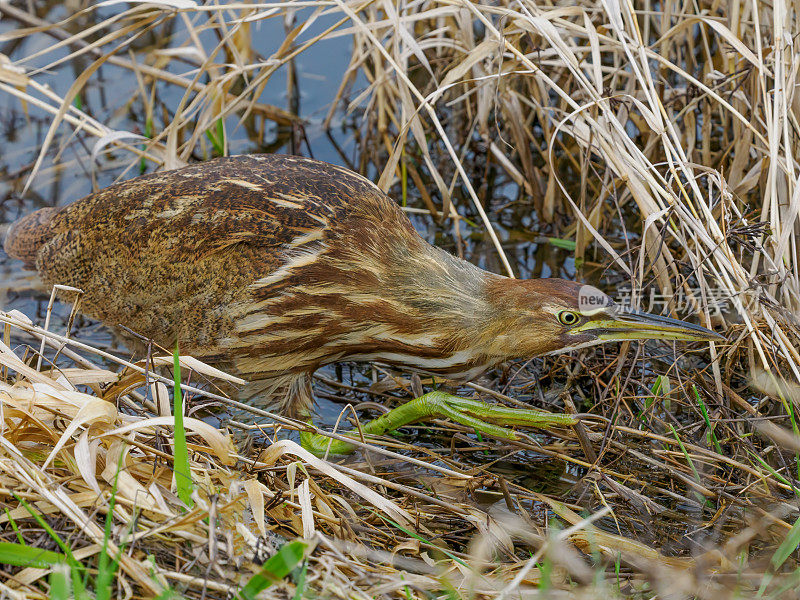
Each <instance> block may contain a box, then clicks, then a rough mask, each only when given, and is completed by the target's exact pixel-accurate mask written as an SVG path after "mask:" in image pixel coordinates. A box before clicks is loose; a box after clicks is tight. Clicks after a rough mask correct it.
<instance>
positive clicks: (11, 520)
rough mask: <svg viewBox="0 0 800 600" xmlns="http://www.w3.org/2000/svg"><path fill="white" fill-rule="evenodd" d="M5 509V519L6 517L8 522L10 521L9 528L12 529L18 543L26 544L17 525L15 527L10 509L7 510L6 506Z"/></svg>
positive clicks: (15, 523)
mask: <svg viewBox="0 0 800 600" xmlns="http://www.w3.org/2000/svg"><path fill="white" fill-rule="evenodd" d="M5 511H6V519H8V522H9V523H11V529H13V530H14V533H15V534H16V536H17V540H18V541H19V543H20V544H22V545H23V546H26V545H27V544H26V543H25V538H24V537H22V533H21V532H20V530H19V527H17V522H16V521H15V520H14V517H12V516H11V511H10V510H8V508H6V509H5Z"/></svg>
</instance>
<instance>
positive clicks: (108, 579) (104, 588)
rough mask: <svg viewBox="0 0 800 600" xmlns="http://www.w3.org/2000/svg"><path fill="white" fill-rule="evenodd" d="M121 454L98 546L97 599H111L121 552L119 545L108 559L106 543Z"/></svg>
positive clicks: (121, 454)
mask: <svg viewBox="0 0 800 600" xmlns="http://www.w3.org/2000/svg"><path fill="white" fill-rule="evenodd" d="M123 456H124V453H122V452H120V457H119V462H118V463H117V472H116V474H115V475H114V483H113V484H112V485H111V498H110V499H109V501H108V512H107V513H106V522H105V530H104V532H103V545H102V547H101V548H100V556H99V557H98V558H97V578H96V579H95V596H96V599H97V600H110V599H111V590H112V588H113V585H112V584H113V583H114V577H115V575H116V572H117V567H118V566H119V558H120V557H119V554H120V553H121V552H122V548H121V547H120V548H119V550H118V552H117V556H116V557H115V558H114V560H113V561H109V558H110V557H109V554H108V543H109V541H110V540H111V527H112V525H113V524H114V506H115V505H116V500H117V483H118V481H119V472H120V469H121V468H122V457H123Z"/></svg>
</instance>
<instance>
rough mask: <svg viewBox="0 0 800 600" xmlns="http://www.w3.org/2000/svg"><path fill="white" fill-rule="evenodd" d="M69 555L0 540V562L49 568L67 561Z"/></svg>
mask: <svg viewBox="0 0 800 600" xmlns="http://www.w3.org/2000/svg"><path fill="white" fill-rule="evenodd" d="M66 560H67V557H66V556H65V555H64V554H61V553H59V552H53V551H52V550H44V549H42V548H34V547H33V546H26V545H24V544H17V543H16V542H0V564H4V565H11V566H12V567H32V568H34V569H47V568H50V567H52V566H53V565H57V564H59V563H65V562H66Z"/></svg>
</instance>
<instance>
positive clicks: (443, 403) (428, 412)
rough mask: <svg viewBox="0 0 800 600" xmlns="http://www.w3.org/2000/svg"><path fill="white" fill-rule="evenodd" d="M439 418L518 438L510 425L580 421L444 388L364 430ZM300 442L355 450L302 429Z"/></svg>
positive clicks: (379, 431) (332, 450)
mask: <svg viewBox="0 0 800 600" xmlns="http://www.w3.org/2000/svg"><path fill="white" fill-rule="evenodd" d="M437 418H446V419H450V420H452V421H455V422H456V423H460V424H461V425H465V426H467V427H471V428H473V429H475V430H476V431H479V432H480V433H485V434H487V435H491V436H494V437H499V438H505V439H509V440H515V439H517V434H516V433H515V432H514V430H512V429H509V428H508V426H512V425H521V426H525V427H553V426H556V427H562V426H565V425H575V424H576V423H577V422H578V419H577V418H575V417H574V416H572V415H566V414H553V413H546V412H540V411H536V410H526V409H520V408H509V407H507V406H494V405H491V404H486V403H485V402H480V401H479V400H468V399H466V398H459V397H458V396H453V395H451V394H446V393H444V392H428V393H427V394H425V395H424V396H420V397H419V398H416V399H414V400H412V401H411V402H407V403H406V404H403V405H402V406H398V407H397V408H395V409H394V410H391V411H389V412H388V413H386V414H385V415H382V416H380V417H378V418H377V419H375V420H374V421H370V422H369V423H367V424H366V425H364V426H363V427H362V428H361V430H362V431H363V432H364V434H365V435H383V434H384V433H386V432H387V431H394V430H395V429H397V428H399V427H403V426H404V425H408V424H409V423H413V422H414V421H425V420H428V419H437ZM346 435H348V436H350V437H353V438H356V439H358V436H359V433H358V431H353V432H348V433H347V434H346ZM300 443H301V444H302V445H303V448H305V449H306V450H308V451H309V452H312V453H314V454H316V455H317V456H323V455H324V454H325V453H326V452H327V453H329V454H350V453H351V452H353V451H354V450H355V446H353V445H352V444H348V443H347V442H343V441H341V440H334V439H332V438H329V437H325V436H324V435H320V434H315V433H310V432H305V431H303V432H300Z"/></svg>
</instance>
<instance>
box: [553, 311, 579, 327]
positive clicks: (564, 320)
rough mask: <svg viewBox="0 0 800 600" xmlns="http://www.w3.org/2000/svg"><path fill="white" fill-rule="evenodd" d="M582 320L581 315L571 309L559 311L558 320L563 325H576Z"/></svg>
mask: <svg viewBox="0 0 800 600" xmlns="http://www.w3.org/2000/svg"><path fill="white" fill-rule="evenodd" d="M579 320H580V317H579V316H578V314H577V313H574V312H572V311H569V310H562V311H561V312H560V313H558V321H559V323H561V324H562V325H575V323H577V322H578V321H579Z"/></svg>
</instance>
